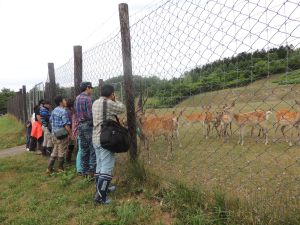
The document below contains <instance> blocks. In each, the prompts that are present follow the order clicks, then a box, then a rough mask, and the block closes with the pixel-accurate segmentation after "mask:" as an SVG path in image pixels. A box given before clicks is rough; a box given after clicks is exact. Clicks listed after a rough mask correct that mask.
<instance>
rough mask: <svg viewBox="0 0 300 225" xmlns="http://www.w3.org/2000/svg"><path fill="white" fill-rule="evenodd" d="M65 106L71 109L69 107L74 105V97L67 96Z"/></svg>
mask: <svg viewBox="0 0 300 225" xmlns="http://www.w3.org/2000/svg"><path fill="white" fill-rule="evenodd" d="M67 107H68V108H69V109H71V108H73V107H74V99H72V98H69V99H68V100H67Z"/></svg>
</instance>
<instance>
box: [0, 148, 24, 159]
mask: <svg viewBox="0 0 300 225" xmlns="http://www.w3.org/2000/svg"><path fill="white" fill-rule="evenodd" d="M24 152H26V151H25V145H21V146H17V147H13V148H8V149H4V150H0V159H1V158H5V157H9V156H13V155H18V154H21V153H24Z"/></svg>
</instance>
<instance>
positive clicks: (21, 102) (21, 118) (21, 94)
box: [17, 89, 24, 122]
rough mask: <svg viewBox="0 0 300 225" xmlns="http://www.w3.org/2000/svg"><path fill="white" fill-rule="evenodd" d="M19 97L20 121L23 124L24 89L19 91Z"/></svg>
mask: <svg viewBox="0 0 300 225" xmlns="http://www.w3.org/2000/svg"><path fill="white" fill-rule="evenodd" d="M17 96H18V105H17V107H18V117H17V118H18V119H19V120H20V121H22V122H23V104H24V102H23V89H19V92H18V94H17Z"/></svg>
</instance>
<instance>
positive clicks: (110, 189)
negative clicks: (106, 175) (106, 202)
mask: <svg viewBox="0 0 300 225" xmlns="http://www.w3.org/2000/svg"><path fill="white" fill-rule="evenodd" d="M98 180H99V175H95V184H96V185H97V183H98ZM116 189H117V187H116V186H115V185H111V186H109V187H108V189H107V194H109V193H111V192H114V191H115V190H116ZM98 195H99V194H98V192H97V187H96V194H95V199H96V198H97V196H98Z"/></svg>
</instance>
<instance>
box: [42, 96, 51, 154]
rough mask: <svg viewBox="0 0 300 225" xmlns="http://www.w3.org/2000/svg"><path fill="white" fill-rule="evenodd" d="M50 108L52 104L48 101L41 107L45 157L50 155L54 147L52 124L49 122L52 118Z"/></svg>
mask: <svg viewBox="0 0 300 225" xmlns="http://www.w3.org/2000/svg"><path fill="white" fill-rule="evenodd" d="M50 108H51V104H50V102H49V101H47V100H45V101H44V105H43V106H41V107H40V117H41V122H42V130H43V132H44V141H43V148H42V155H43V156H47V155H50V154H51V151H52V147H53V144H52V136H51V124H50V122H49V120H50V116H51V113H50Z"/></svg>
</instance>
